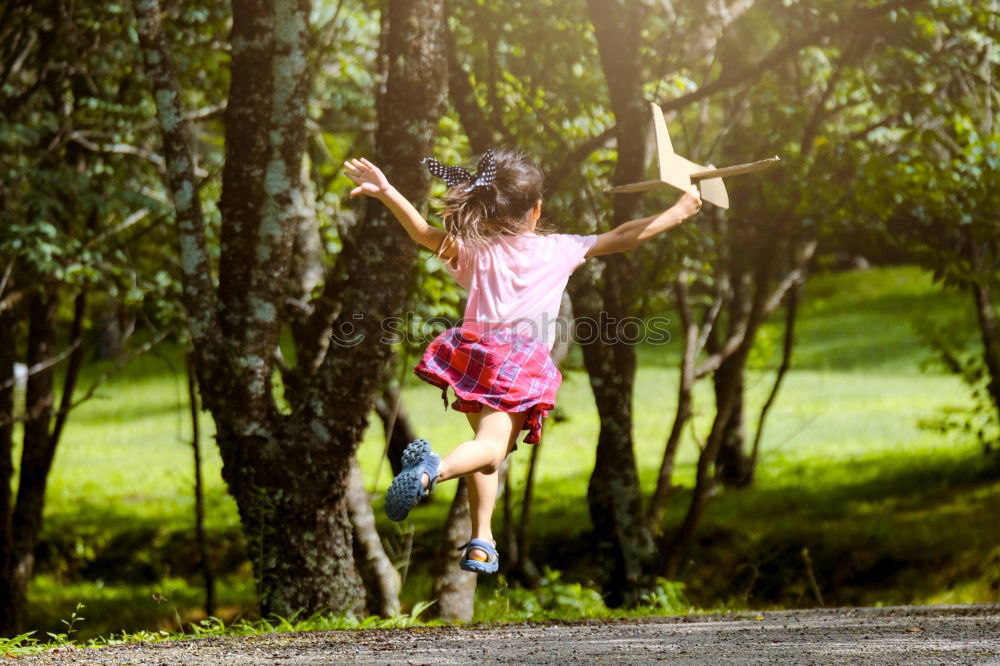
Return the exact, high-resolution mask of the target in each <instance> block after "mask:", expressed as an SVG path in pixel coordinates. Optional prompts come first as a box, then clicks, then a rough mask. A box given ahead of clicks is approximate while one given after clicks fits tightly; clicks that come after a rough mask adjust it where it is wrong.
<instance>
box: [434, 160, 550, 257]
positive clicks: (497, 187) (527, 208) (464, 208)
mask: <svg viewBox="0 0 1000 666" xmlns="http://www.w3.org/2000/svg"><path fill="white" fill-rule="evenodd" d="M493 163H494V165H495V166H496V177H495V178H494V179H493V183H492V184H490V185H480V186H479V187H476V188H475V189H473V190H471V191H470V190H469V189H468V184H462V185H457V186H455V187H452V188H451V189H449V190H448V193H447V194H446V195H445V197H444V208H443V209H442V211H441V219H442V220H443V221H444V226H445V229H446V230H447V231H448V233H449V234H451V235H454V236H458V237H459V238H461V239H462V240H464V241H468V242H472V243H485V242H486V241H488V240H489V239H490V238H493V237H495V236H513V235H516V234H520V233H524V232H525V231H526V230H527V229H528V225H529V219H528V214H529V213H530V212H531V209H532V208H534V207H535V204H536V203H538V200H539V199H541V198H542V180H543V179H542V172H541V170H540V169H539V168H538V167H537V166H535V164H534V163H533V162H532V161H531V160H529V159H528V158H527V157H526V156H525V155H524V153H522V152H521V151H520V150H517V149H508V148H496V149H494V150H493Z"/></svg>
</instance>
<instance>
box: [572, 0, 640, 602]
mask: <svg viewBox="0 0 1000 666" xmlns="http://www.w3.org/2000/svg"><path fill="white" fill-rule="evenodd" d="M587 7H588V9H589V12H590V17H591V21H592V22H593V24H594V31H595V34H596V36H597V45H598V49H599V51H600V57H601V65H602V67H603V69H604V74H605V78H606V80H607V82H608V90H609V93H610V96H611V106H612V109H613V110H614V114H615V135H616V138H617V142H618V162H617V164H616V167H615V173H614V182H615V183H616V184H621V183H628V182H635V181H637V180H642V177H643V175H644V173H645V169H646V161H647V158H648V156H649V151H648V148H647V141H646V135H647V131H648V126H649V122H648V116H649V108H648V105H647V103H646V102H645V100H644V99H643V95H642V86H643V71H644V70H643V66H642V60H641V44H642V38H641V36H642V27H643V24H644V20H645V14H646V6H645V4H644V3H637V2H622V1H621V0H588V2H587ZM641 205H642V197H641V196H635V195H633V196H624V197H616V198H615V203H614V213H613V216H612V226H617V225H619V224H622V223H623V222H626V221H628V220H630V219H633V218H634V217H637V216H638V212H639V210H640V206H641ZM631 274H632V271H631V267H630V258H629V257H628V256H626V255H623V254H614V255H609V256H607V257H606V258H605V259H604V272H603V276H602V284H600V285H599V286H598V285H597V283H596V280H594V279H593V274H592V272H591V271H589V270H586V268H585V269H581V270H579V271H577V277H576V278H575V279H574V281H573V282H574V284H573V287H572V288H571V294H572V295H573V309H574V311H575V313H576V315H577V317H586V318H588V319H590V321H595V322H596V321H604V320H605V317H606V318H607V321H609V322H615V321H621V320H622V319H624V318H625V317H628V316H629V315H630V314H631V312H630V305H629V303H628V302H626V300H625V297H624V294H625V292H626V285H628V284H629V276H630V275H631ZM602 314H603V315H605V317H602ZM602 337H603V338H604V341H603V342H598V343H595V344H585V345H583V357H584V363H585V364H586V367H587V372H588V375H589V377H590V386H591V389H592V390H593V392H594V398H595V400H596V402H597V410H598V413H599V414H600V420H601V427H600V433H599V435H598V440H597V460H596V463H595V465H594V471H593V474H592V475H591V477H590V484H589V486H588V488H587V500H588V503H589V506H590V516H591V520H592V522H593V524H594V531H595V536H596V544H597V548H598V552H599V553H600V555H601V558H602V560H603V569H604V571H605V572H606V576H607V579H606V581H605V589H606V591H607V593H608V597H607V601H608V604H609V605H611V606H621V605H631V604H633V603H635V602H637V601H638V600H639V598H640V597H641V595H642V594H643V593H644V592H645V591H646V590H647V588H648V586H647V583H648V573H647V572H648V564H649V560H650V559H651V558H652V555H653V541H652V536H651V534H650V532H649V530H648V529H647V528H646V525H645V521H644V520H643V503H642V495H641V492H640V487H639V474H638V470H637V468H636V462H635V454H634V451H633V441H632V398H633V388H634V382H635V367H636V360H635V348H634V347H633V346H631V345H629V344H626V343H624V342H621V341H618V340H616V339H615V335H614V325H613V323H612V324H611V326H610V327H609V328H608V330H607V331H605V332H604V335H603V336H602Z"/></svg>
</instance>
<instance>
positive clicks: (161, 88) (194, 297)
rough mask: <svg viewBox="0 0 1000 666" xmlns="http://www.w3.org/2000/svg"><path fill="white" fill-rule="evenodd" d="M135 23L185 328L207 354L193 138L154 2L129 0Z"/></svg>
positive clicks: (210, 328)
mask: <svg viewBox="0 0 1000 666" xmlns="http://www.w3.org/2000/svg"><path fill="white" fill-rule="evenodd" d="M133 5H134V8H135V13H136V16H137V17H138V19H139V42H140V44H141V45H142V52H143V57H144V59H145V64H146V74H147V77H148V78H149V82H150V84H151V86H152V88H153V98H154V99H155V100H156V115H157V118H159V121H160V132H161V134H162V135H163V152H164V157H165V163H166V164H167V167H168V169H167V181H168V186H169V188H170V193H171V195H172V197H173V200H174V208H175V210H176V215H177V235H178V241H179V244H180V255H181V274H182V276H183V281H184V295H183V300H184V305H185V308H186V310H187V314H188V328H189V330H190V332H191V337H192V338H193V340H194V342H195V348H196V349H201V350H203V352H205V353H207V350H208V348H209V347H211V348H212V349H213V350H214V349H215V348H216V345H215V344H214V341H215V340H216V337H217V335H218V327H217V326H216V309H215V305H216V304H215V298H214V296H213V293H212V274H211V264H210V262H209V257H208V250H207V247H206V241H205V224H204V218H203V216H202V210H201V201H200V199H199V198H198V191H197V177H196V175H195V164H196V162H195V158H194V152H193V149H192V145H193V140H192V136H191V128H190V124H189V122H188V121H186V120H185V119H184V110H183V106H182V104H181V91H180V85H179V84H178V82H177V77H176V76H175V75H174V71H173V65H172V63H171V55H170V51H169V49H168V48H167V42H166V38H165V36H164V34H163V26H162V25H161V23H160V8H159V3H158V1H157V0H134V2H133Z"/></svg>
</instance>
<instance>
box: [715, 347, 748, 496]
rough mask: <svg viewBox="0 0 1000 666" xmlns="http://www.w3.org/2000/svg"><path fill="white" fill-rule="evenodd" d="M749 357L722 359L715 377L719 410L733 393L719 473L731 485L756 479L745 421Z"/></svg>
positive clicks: (720, 449) (725, 424)
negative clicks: (745, 390)
mask: <svg viewBox="0 0 1000 666" xmlns="http://www.w3.org/2000/svg"><path fill="white" fill-rule="evenodd" d="M744 364H745V359H740V358H739V356H738V355H735V354H734V355H732V356H730V357H729V358H727V359H726V360H724V361H723V362H722V364H721V365H720V366H719V369H718V370H716V372H715V375H714V376H713V378H712V380H713V383H714V385H715V401H716V410H718V409H719V405H721V403H722V402H723V401H724V400H726V399H727V398H726V397H725V396H727V395H728V396H731V398H729V399H730V400H731V404H730V406H729V410H730V411H729V418H728V419H726V421H725V422H724V423H723V424H722V434H721V435H720V437H721V441H720V443H719V454H718V457H717V458H716V464H715V476H716V478H717V480H718V481H720V482H721V483H722V484H723V485H725V486H727V487H729V488H742V487H744V486H746V485H747V484H749V483H750V481H751V480H752V479H753V461H752V459H751V456H750V454H749V452H748V451H747V450H746V432H745V429H744V425H743V395H744V386H745V384H744V373H745V371H746V368H745V367H744Z"/></svg>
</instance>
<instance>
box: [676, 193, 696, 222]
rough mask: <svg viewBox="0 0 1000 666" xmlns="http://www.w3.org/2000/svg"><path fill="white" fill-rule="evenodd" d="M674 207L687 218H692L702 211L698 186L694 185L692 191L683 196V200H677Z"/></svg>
mask: <svg viewBox="0 0 1000 666" xmlns="http://www.w3.org/2000/svg"><path fill="white" fill-rule="evenodd" d="M674 207H675V208H676V209H677V211H678V212H679V213H680V214H681V215H682V216H683V217H686V218H687V217H691V216H692V215H694V214H695V213H697V212H698V211H699V210H701V192H699V191H698V186H697V185H692V186H691V189H689V190H687V191H686V192H684V194H682V195H681V198H680V199H678V200H677V203H675V204H674Z"/></svg>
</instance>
